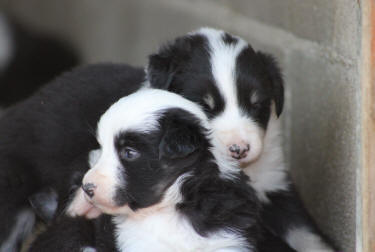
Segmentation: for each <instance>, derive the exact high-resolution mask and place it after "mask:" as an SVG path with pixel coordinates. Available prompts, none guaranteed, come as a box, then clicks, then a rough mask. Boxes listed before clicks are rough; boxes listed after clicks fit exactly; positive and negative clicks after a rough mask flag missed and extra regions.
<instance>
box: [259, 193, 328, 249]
mask: <svg viewBox="0 0 375 252" xmlns="http://www.w3.org/2000/svg"><path fill="white" fill-rule="evenodd" d="M267 197H268V199H269V202H268V203H263V204H264V205H263V211H262V215H263V216H262V219H263V220H264V222H265V225H266V227H267V228H268V229H269V230H270V231H271V232H272V233H273V234H275V235H277V236H279V237H281V238H282V239H283V240H284V241H285V242H286V243H287V244H288V245H289V246H290V247H292V248H293V249H295V250H296V251H298V252H310V251H311V252H313V251H317V252H319V251H320V252H330V251H335V250H334V247H333V246H332V245H330V243H329V242H328V241H327V239H326V238H324V236H323V234H322V233H321V232H320V231H319V229H318V228H317V227H316V225H315V223H314V222H313V220H312V218H311V217H310V215H309V214H308V212H307V211H306V209H305V208H304V206H303V204H302V202H301V200H300V198H299V196H298V194H297V192H296V191H295V189H294V187H292V186H291V187H290V189H289V190H288V191H279V192H273V193H268V194H267Z"/></svg>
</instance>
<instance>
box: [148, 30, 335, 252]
mask: <svg viewBox="0 0 375 252" xmlns="http://www.w3.org/2000/svg"><path fill="white" fill-rule="evenodd" d="M147 78H148V80H149V82H150V85H151V86H152V87H156V88H161V89H166V90H169V91H172V92H175V93H178V94H181V95H182V96H184V97H186V98H188V99H190V100H192V101H194V102H196V103H197V104H200V105H201V106H202V107H203V108H204V110H205V113H206V114H207V116H208V118H209V123H210V126H211V128H212V130H213V135H215V137H216V138H217V139H219V141H218V145H216V146H215V147H216V148H218V150H219V151H220V152H221V153H222V155H225V156H228V157H231V158H233V159H234V160H238V162H239V163H240V166H241V167H242V168H243V171H244V173H245V174H246V175H248V176H249V177H250V178H251V181H250V184H251V185H252V187H253V188H254V189H255V190H256V193H257V196H258V198H259V199H260V200H261V202H262V208H263V211H262V216H263V217H262V220H263V221H264V223H265V225H266V226H267V227H268V229H269V231H270V232H271V233H273V234H275V235H276V236H278V237H280V238H281V239H283V240H284V241H285V242H286V243H287V244H288V245H289V246H290V247H292V248H293V249H295V250H297V251H333V248H332V246H331V245H329V244H328V243H327V241H326V240H325V239H324V238H323V235H322V233H321V232H320V231H319V230H318V229H317V227H316V225H315V224H314V222H313V221H312V219H311V217H310V216H309V214H308V213H307V211H306V210H305V208H304V207H303V205H302V203H301V200H300V199H299V196H298V194H297V193H296V191H295V189H294V186H293V183H292V181H291V179H290V176H289V172H288V170H287V167H286V165H285V163H284V160H283V151H282V147H281V134H280V133H281V132H280V120H279V116H280V114H281V112H282V108H283V101H284V94H283V79H282V75H281V72H280V70H279V67H278V66H277V64H276V62H275V60H274V59H273V58H272V57H271V56H269V55H267V54H264V53H262V52H259V51H255V50H254V49H253V48H252V47H251V46H250V45H249V44H248V43H247V42H246V41H244V40H243V39H241V38H239V37H237V36H233V35H230V34H228V33H226V32H224V31H220V30H215V29H211V28H202V29H199V30H197V31H195V32H192V33H190V34H188V35H186V36H182V37H179V38H177V39H176V40H175V41H173V42H172V43H170V44H167V45H165V46H164V47H162V48H161V49H160V50H159V52H158V53H156V54H153V55H151V56H150V58H149V64H148V67H147Z"/></svg>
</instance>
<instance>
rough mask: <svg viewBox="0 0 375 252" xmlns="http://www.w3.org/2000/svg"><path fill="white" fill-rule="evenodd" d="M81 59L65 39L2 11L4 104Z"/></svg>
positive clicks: (0, 84) (0, 93) (0, 102)
mask: <svg viewBox="0 0 375 252" xmlns="http://www.w3.org/2000/svg"><path fill="white" fill-rule="evenodd" d="M78 63H79V57H78V55H77V53H76V52H75V51H74V50H73V48H71V47H70V45H68V44H67V43H64V41H62V40H59V39H58V38H54V37H52V36H49V35H47V34H43V33H36V32H31V31H29V30H28V29H27V28H26V27H24V26H23V25H20V24H18V23H17V22H16V21H15V19H14V18H10V17H8V16H6V15H5V14H3V13H1V12H0V106H1V107H8V106H9V105H11V104H14V103H16V102H19V101H21V100H23V99H25V98H26V97H28V96H30V95H31V94H32V93H34V92H35V91H36V90H37V89H38V88H39V87H41V86H42V85H44V84H46V83H47V81H50V80H52V78H54V77H55V76H57V75H59V74H61V73H62V72H63V71H66V70H68V69H70V68H72V67H73V66H75V65H77V64H78Z"/></svg>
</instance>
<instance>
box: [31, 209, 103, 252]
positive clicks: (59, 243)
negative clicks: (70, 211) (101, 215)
mask: <svg viewBox="0 0 375 252" xmlns="http://www.w3.org/2000/svg"><path fill="white" fill-rule="evenodd" d="M94 229H95V227H94V225H93V223H92V222H91V221H87V220H86V219H83V218H70V217H67V216H61V217H60V218H58V219H57V220H56V221H55V222H54V223H52V224H51V225H50V226H49V227H48V228H47V230H46V231H45V232H43V233H42V234H40V235H39V236H38V237H37V238H36V240H35V241H34V242H33V243H32V244H31V247H30V249H29V252H41V251H46V252H47V251H66V252H72V251H77V252H79V251H83V252H88V251H90V252H94V251H96V249H95V232H94Z"/></svg>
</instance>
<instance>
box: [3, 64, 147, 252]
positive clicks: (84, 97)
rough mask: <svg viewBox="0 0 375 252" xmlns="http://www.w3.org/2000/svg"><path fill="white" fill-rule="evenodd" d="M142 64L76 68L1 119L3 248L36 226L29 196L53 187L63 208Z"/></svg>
mask: <svg viewBox="0 0 375 252" xmlns="http://www.w3.org/2000/svg"><path fill="white" fill-rule="evenodd" d="M143 79H144V72H143V69H141V68H133V67H130V66H127V65H112V64H101V65H95V66H88V67H82V68H78V69H76V70H74V71H72V72H71V73H67V74H64V75H62V76H61V77H59V78H58V79H56V80H54V81H53V82H51V83H49V84H48V85H47V86H46V87H45V88H43V89H42V90H41V91H39V92H38V93H37V94H35V95H34V96H32V97H30V98H29V99H27V100H25V101H24V102H21V103H19V104H17V105H16V106H13V107H11V108H9V109H8V110H7V111H6V113H5V114H4V116H3V118H1V120H0V135H1V139H0V215H1V216H2V218H1V220H0V251H1V252H9V251H18V249H17V248H18V246H19V244H20V243H21V241H22V240H23V239H24V237H25V236H26V235H27V233H28V232H29V231H30V229H31V228H32V225H33V222H34V216H33V213H32V211H31V210H30V204H29V202H28V199H29V198H30V196H31V195H33V194H35V193H37V192H39V191H40V190H43V189H44V188H48V187H49V188H52V189H53V190H55V191H56V193H57V195H58V197H59V203H60V206H61V207H59V209H63V208H64V207H63V205H64V204H65V203H66V202H67V201H68V197H69V193H70V190H71V187H72V185H74V184H76V181H81V180H82V176H83V174H84V173H85V172H86V171H87V170H88V168H89V167H88V163H87V156H88V152H89V151H90V150H92V149H96V148H98V143H97V142H96V139H95V137H94V133H93V132H94V129H95V128H96V124H97V121H98V120H99V117H100V115H101V114H102V113H104V112H105V111H106V110H107V108H108V107H109V106H110V105H111V104H113V103H114V102H115V101H117V100H118V99H119V98H121V97H123V96H126V95H128V94H130V93H133V92H134V91H135V90H137V89H138V88H139V87H140V86H141V83H142V81H143Z"/></svg>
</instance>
